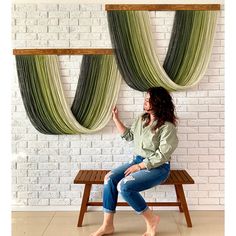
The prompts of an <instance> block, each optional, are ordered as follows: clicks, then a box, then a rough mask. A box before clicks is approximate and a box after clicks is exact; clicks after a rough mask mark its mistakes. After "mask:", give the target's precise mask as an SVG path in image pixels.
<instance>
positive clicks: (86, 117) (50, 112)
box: [16, 55, 121, 134]
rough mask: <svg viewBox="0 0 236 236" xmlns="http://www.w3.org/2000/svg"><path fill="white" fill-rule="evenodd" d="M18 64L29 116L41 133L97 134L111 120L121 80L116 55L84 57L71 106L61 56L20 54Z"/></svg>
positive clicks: (21, 88) (24, 100) (23, 97)
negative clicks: (61, 69)
mask: <svg viewBox="0 0 236 236" xmlns="http://www.w3.org/2000/svg"><path fill="white" fill-rule="evenodd" d="M16 65H17V73H18V79H19V85H20V91H21V95H22V99H23V102H24V106H25V109H26V112H27V115H28V116H29V119H30V121H31V123H32V124H33V126H34V127H35V128H36V129H37V130H38V131H40V132H41V133H44V134H79V133H93V132H97V131H99V130H101V129H102V128H104V127H105V126H106V124H107V123H108V122H109V120H110V118H111V110H112V108H113V107H114V106H115V104H116V101H117V98H118V92H119V88H120V83H121V78H120V74H119V72H118V69H117V65H116V62H115V58H114V56H112V55H92V56H91V55H86V56H83V60H82V66H81V73H80V77H79V82H78V86H77V90H76V94H75V98H74V101H73V105H72V108H71V109H70V108H69V106H68V104H67V102H66V99H65V95H64V91H63V88H62V83H61V78H60V72H59V62H58V57H57V56H55V55H51V56H49V55H46V56H45V55H43V56H39V55H37V56H16Z"/></svg>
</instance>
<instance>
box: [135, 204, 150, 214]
mask: <svg viewBox="0 0 236 236" xmlns="http://www.w3.org/2000/svg"><path fill="white" fill-rule="evenodd" d="M147 209H149V207H148V206H146V207H145V208H144V210H142V211H136V212H137V214H139V215H140V214H142V213H143V212H144V211H146V210H147Z"/></svg>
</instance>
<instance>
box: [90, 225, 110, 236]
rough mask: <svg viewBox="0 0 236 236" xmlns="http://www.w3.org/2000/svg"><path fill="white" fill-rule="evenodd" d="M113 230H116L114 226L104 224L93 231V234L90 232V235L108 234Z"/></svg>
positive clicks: (100, 235)
mask: <svg viewBox="0 0 236 236" xmlns="http://www.w3.org/2000/svg"><path fill="white" fill-rule="evenodd" d="M113 232H114V226H104V225H102V226H101V227H100V228H99V229H98V230H97V231H96V232H93V233H92V234H90V236H102V235H108V234H113Z"/></svg>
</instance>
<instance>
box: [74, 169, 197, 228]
mask: <svg viewBox="0 0 236 236" xmlns="http://www.w3.org/2000/svg"><path fill="white" fill-rule="evenodd" d="M108 172H109V170H80V171H79V173H78V174H77V176H76V177H75V179H74V184H85V188H84V193H83V199H82V203H81V208H80V213H79V220H78V224H77V226H78V227H81V226H82V223H83V219H84V214H85V212H86V211H87V207H88V206H102V202H90V201H89V196H90V191H91V187H92V184H103V183H104V177H105V175H106V174H107V173H108ZM183 184H194V180H193V179H192V178H191V176H190V175H189V174H188V173H187V171H186V170H171V172H170V175H169V177H168V179H167V180H166V181H165V182H163V183H162V184H161V185H174V186H175V192H176V197H177V201H176V202H147V204H148V206H178V207H179V211H180V212H184V215H185V219H186V222H187V226H188V227H192V222H191V218H190V215H189V211H188V205H187V202H186V199H185V195H184V191H183ZM117 206H128V203H126V202H118V203H117Z"/></svg>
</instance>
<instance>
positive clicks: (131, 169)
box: [124, 164, 140, 177]
mask: <svg viewBox="0 0 236 236" xmlns="http://www.w3.org/2000/svg"><path fill="white" fill-rule="evenodd" d="M139 170H140V167H139V165H138V164H135V165H132V166H131V167H129V168H128V169H127V170H126V171H125V173H124V174H125V177H126V176H128V175H129V174H132V173H134V172H137V171H139Z"/></svg>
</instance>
